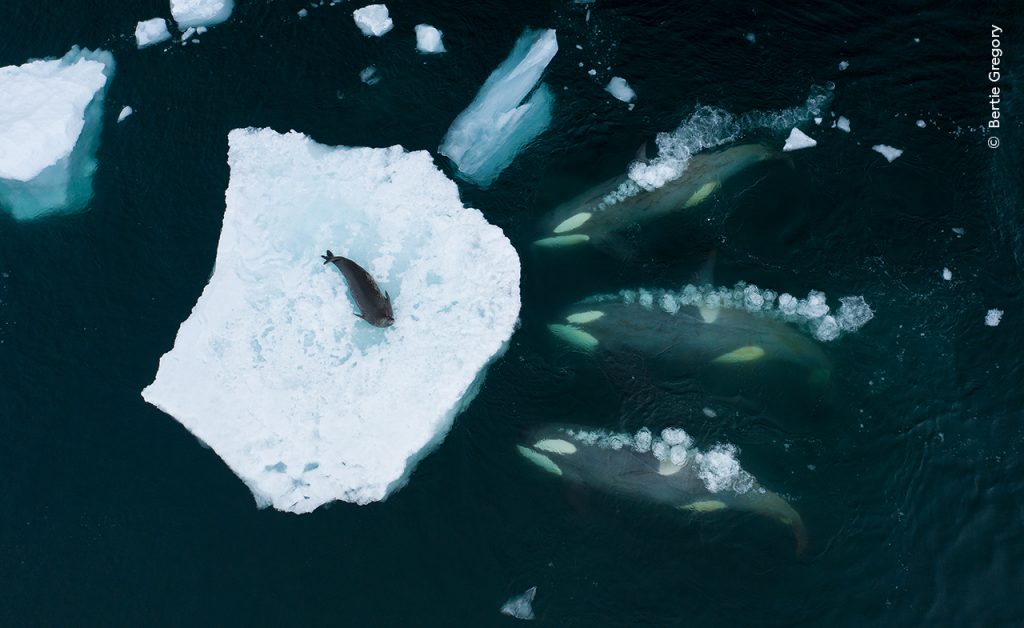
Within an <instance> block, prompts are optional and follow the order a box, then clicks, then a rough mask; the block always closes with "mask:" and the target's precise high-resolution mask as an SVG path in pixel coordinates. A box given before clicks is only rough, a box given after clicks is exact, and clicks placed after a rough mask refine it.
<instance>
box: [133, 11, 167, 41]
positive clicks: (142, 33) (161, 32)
mask: <svg viewBox="0 0 1024 628" xmlns="http://www.w3.org/2000/svg"><path fill="white" fill-rule="evenodd" d="M170 38H171V33H170V32H169V31H168V30H167V21H166V20H164V18H162V17H154V18H153V19H151V20H145V21H142V22H139V23H138V24H136V25H135V43H136V45H138V47H139V48H145V47H146V46H152V45H153V44H158V43H160V42H162V41H167V40H168V39H170Z"/></svg>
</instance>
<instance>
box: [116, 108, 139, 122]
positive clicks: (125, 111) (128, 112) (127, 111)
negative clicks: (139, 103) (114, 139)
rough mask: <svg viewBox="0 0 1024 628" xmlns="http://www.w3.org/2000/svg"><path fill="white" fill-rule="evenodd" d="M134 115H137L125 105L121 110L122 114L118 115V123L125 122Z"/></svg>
mask: <svg viewBox="0 0 1024 628" xmlns="http://www.w3.org/2000/svg"><path fill="white" fill-rule="evenodd" d="M133 113H135V110H134V109H132V108H131V107H130V106H128V105H125V106H124V107H123V108H122V109H121V113H119V114H117V121H118V122H124V120H125V118H127V117H128V116H130V115H132V114H133Z"/></svg>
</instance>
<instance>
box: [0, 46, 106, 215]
mask: <svg viewBox="0 0 1024 628" xmlns="http://www.w3.org/2000/svg"><path fill="white" fill-rule="evenodd" d="M113 75H114V57H113V55H111V54H110V53H109V52H106V51H103V50H96V51H91V50H87V49H80V48H78V47H77V46H75V47H73V48H72V49H71V50H70V51H69V52H68V53H67V54H66V55H64V57H63V58H61V59H50V60H40V61H32V62H30V63H26V64H24V65H20V66H13V65H11V66H7V67H2V68H0V94H3V98H2V99H0V207H3V208H4V209H6V210H7V211H9V212H11V214H13V216H14V218H15V219H17V220H27V219H31V218H36V217H38V216H42V215H44V214H48V213H53V212H61V211H75V210H77V209H81V208H82V207H84V206H85V205H86V203H88V202H89V199H90V198H91V197H92V174H93V172H95V170H96V157H95V155H96V148H97V145H98V144H99V136H100V129H101V127H102V123H103V97H104V94H105V92H106V87H107V85H108V84H109V82H110V78H111V77H113Z"/></svg>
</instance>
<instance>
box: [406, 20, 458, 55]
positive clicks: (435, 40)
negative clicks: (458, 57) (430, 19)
mask: <svg viewBox="0 0 1024 628" xmlns="http://www.w3.org/2000/svg"><path fill="white" fill-rule="evenodd" d="M443 35H444V33H442V32H441V31H439V30H437V29H436V28H434V27H433V26H431V25H429V24H417V25H416V50H419V51H420V52H422V53H423V54H440V53H442V52H445V49H444V44H443V43H442V42H441V37H442V36H443ZM456 43H458V42H456Z"/></svg>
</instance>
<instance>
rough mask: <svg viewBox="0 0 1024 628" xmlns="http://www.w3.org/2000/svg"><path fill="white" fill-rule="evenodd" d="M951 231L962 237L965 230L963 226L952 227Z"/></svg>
mask: <svg viewBox="0 0 1024 628" xmlns="http://www.w3.org/2000/svg"><path fill="white" fill-rule="evenodd" d="M953 233H955V234H956V235H957V236H958V237H961V238H962V237H964V234H965V233H967V231H965V230H964V228H963V227H953Z"/></svg>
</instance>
